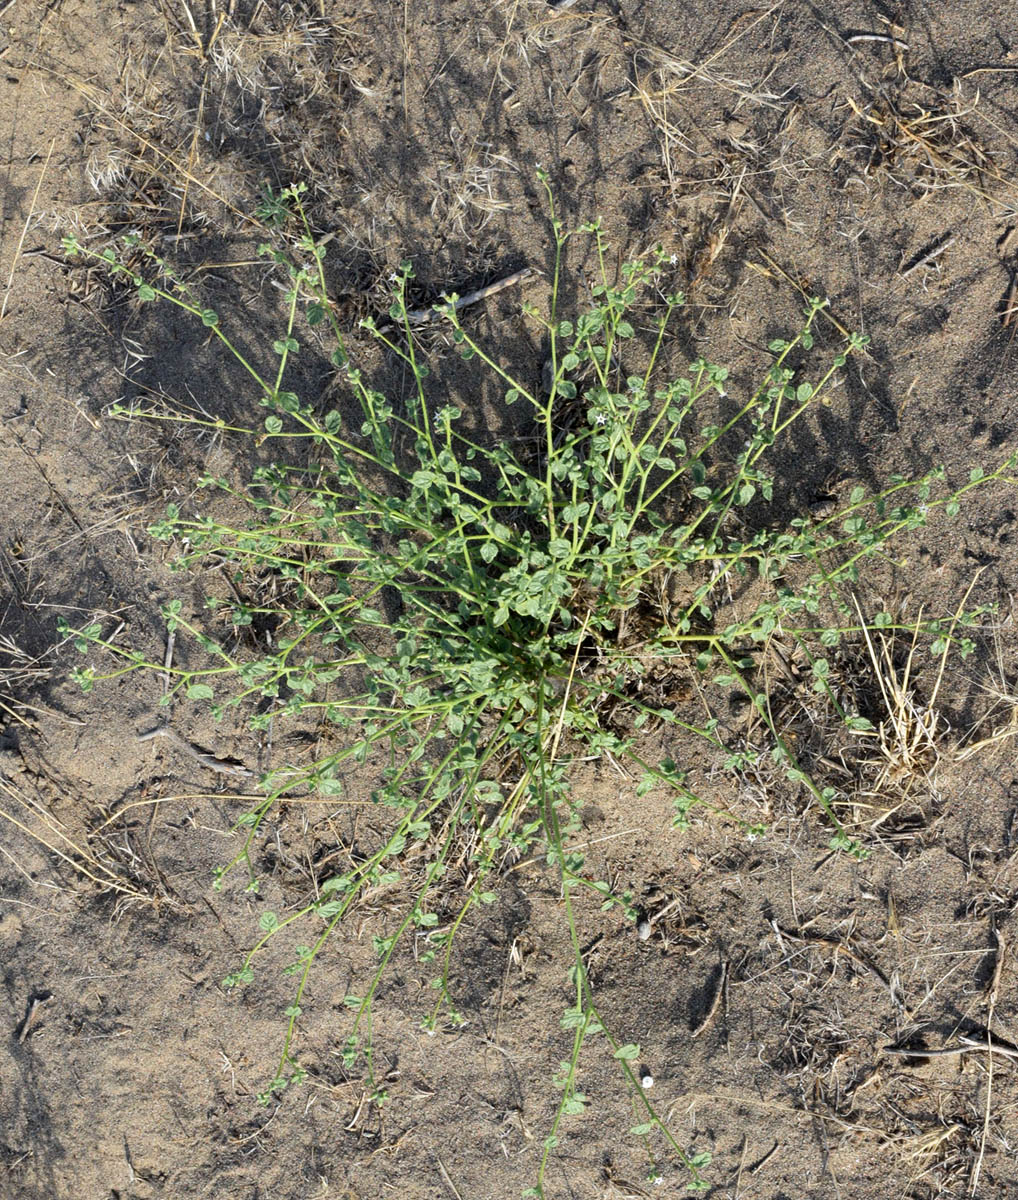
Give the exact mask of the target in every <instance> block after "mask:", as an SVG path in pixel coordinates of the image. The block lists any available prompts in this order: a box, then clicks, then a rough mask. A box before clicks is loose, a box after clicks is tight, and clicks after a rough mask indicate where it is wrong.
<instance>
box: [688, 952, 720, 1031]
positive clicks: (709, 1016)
mask: <svg viewBox="0 0 1018 1200" xmlns="http://www.w3.org/2000/svg"><path fill="white" fill-rule="evenodd" d="M727 982H728V959H725V961H724V962H723V963H722V964H721V974H720V975H719V976H718V985H717V987H716V988H715V989H714V998H713V999H712V1000H711V1002H710V1007H709V1008H708V1009H707V1012H706V1013H705V1014H704V1018H703V1020H702V1021H701V1022H700V1023H699V1025H697V1027H696V1028H695V1029H694V1030H693V1032H692V1033H691V1034H690V1035H689V1036H690V1037H691V1038H695V1037H699V1036H700V1034H701V1033H703V1031H704V1030H705V1029H706V1028H707V1026H708V1025H710V1023H711V1021H713V1020H714V1017H715V1015H716V1014H717V1011H718V1006H719V1005H720V1004H721V997H722V996H723V995H724V992H725V984H726V983H727Z"/></svg>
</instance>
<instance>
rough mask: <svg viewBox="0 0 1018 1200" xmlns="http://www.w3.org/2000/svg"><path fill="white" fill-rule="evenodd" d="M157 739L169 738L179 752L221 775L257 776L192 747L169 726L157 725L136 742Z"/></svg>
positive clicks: (140, 736) (252, 772) (235, 764)
mask: <svg viewBox="0 0 1018 1200" xmlns="http://www.w3.org/2000/svg"><path fill="white" fill-rule="evenodd" d="M157 737H165V738H168V739H169V740H170V741H171V742H172V743H173V744H174V745H175V746H176V747H177V748H178V749H179V750H183V751H184V753H185V754H186V755H187V756H188V757H189V758H193V759H194V761H195V762H196V763H199V764H200V765H201V766H203V767H207V768H208V769H209V770H210V771H216V772H218V773H219V774H220V775H247V776H253V775H254V774H255V772H254V771H252V770H250V769H249V768H247V767H243V766H240V765H239V764H238V763H231V762H227V761H226V759H224V758H216V756H215V755H214V754H208V753H206V752H205V751H204V750H199V749H198V747H197V746H192V745H191V743H190V742H189V741H188V740H187V738H185V737H181V736H180V734H179V733H177V731H176V730H175V729H173V728H172V727H171V726H169V725H157V726H156V727H155V729H149V730H148V731H147V732H146V733H139V734H138V736H137V737H136V738H135V741H138V742H148V741H151V740H152V738H157Z"/></svg>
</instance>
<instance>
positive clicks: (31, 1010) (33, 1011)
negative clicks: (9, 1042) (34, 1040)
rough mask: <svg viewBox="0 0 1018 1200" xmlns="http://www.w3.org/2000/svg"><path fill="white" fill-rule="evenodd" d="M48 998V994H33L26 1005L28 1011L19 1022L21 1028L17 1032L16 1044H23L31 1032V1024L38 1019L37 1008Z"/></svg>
mask: <svg viewBox="0 0 1018 1200" xmlns="http://www.w3.org/2000/svg"><path fill="white" fill-rule="evenodd" d="M48 999H49V997H48V996H33V997H32V1000H31V1003H30V1004H29V1006H28V1012H27V1013H26V1014H25V1019H24V1020H23V1021H22V1022H21V1030H20V1031H19V1033H18V1045H19V1046H23V1045H24V1044H25V1038H27V1037H28V1035H29V1034H30V1033H31V1032H32V1028H33V1026H34V1025H35V1024H36V1023H37V1022H38V1020H39V1009H40V1008H41V1007H42V1006H43V1004H45V1002H46V1001H47V1000H48Z"/></svg>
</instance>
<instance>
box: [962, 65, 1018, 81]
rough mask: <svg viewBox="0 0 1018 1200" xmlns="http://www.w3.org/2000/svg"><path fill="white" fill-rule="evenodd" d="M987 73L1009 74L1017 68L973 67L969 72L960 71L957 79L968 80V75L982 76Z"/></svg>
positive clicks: (1017, 68)
mask: <svg viewBox="0 0 1018 1200" xmlns="http://www.w3.org/2000/svg"><path fill="white" fill-rule="evenodd" d="M987 71H991V72H998V71H1002V72H1011V71H1018V67H973V68H972V70H971V71H962V73H961V74H960V75H959V76H958V78H959V79H968V77H969V76H970V75H982V74H984V73H985V72H987Z"/></svg>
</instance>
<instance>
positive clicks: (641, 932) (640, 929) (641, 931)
mask: <svg viewBox="0 0 1018 1200" xmlns="http://www.w3.org/2000/svg"><path fill="white" fill-rule="evenodd" d="M651 932H652V930H651V925H650V922H649V921H648V920H647V918H646V917H641V918H640V919H639V921H637V922H636V936H637V937H638V938H639V939H640V941H641V942H645V941H647V939H648V938H649V937H650V935H651Z"/></svg>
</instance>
